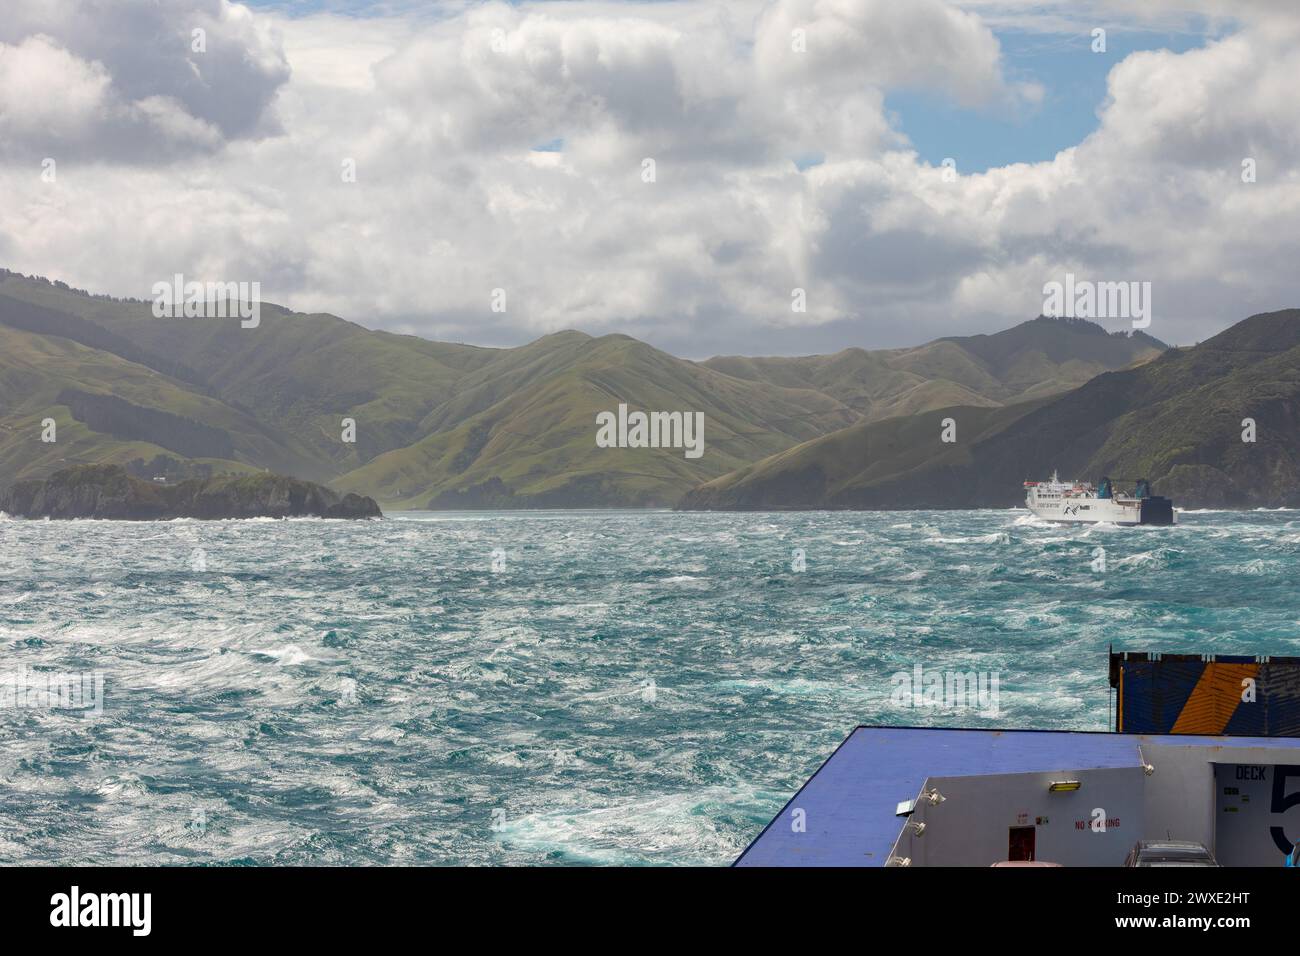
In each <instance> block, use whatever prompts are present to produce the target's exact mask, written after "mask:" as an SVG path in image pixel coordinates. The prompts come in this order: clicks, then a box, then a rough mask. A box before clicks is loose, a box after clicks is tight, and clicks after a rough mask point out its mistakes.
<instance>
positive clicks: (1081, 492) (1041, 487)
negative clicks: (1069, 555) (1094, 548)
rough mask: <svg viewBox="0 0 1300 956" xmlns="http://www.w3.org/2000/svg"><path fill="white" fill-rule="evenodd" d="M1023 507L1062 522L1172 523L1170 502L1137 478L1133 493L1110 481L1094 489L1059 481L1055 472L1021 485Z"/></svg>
mask: <svg viewBox="0 0 1300 956" xmlns="http://www.w3.org/2000/svg"><path fill="white" fill-rule="evenodd" d="M1025 507H1026V508H1028V509H1029V510H1030V511H1032V512H1033V513H1034V514H1035V515H1037V516H1038V517H1040V518H1044V519H1046V520H1048V521H1059V522H1065V523H1080V524H1096V523H1099V522H1103V521H1105V522H1108V523H1110V524H1116V525H1140V524H1150V525H1171V524H1174V523H1175V522H1176V519H1175V517H1174V506H1173V502H1172V501H1170V500H1169V499H1168V498H1162V497H1160V496H1158V495H1153V494H1151V483H1150V482H1149V481H1147V480H1146V479H1145V478H1139V479H1137V482H1136V483H1135V485H1134V490H1133V492H1132V493H1131V494H1130V493H1125V492H1122V491H1117V490H1116V489H1115V485H1114V482H1112V481H1111V479H1110V478H1102V479H1101V485H1100V486H1099V487H1096V488H1094V487H1093V485H1092V483H1091V482H1087V481H1061V480H1060V478H1059V477H1058V476H1057V474H1056V472H1053V473H1052V477H1051V480H1049V481H1026V482H1025Z"/></svg>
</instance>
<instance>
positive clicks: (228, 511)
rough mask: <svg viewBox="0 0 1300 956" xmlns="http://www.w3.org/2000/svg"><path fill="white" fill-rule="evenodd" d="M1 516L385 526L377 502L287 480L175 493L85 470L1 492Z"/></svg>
mask: <svg viewBox="0 0 1300 956" xmlns="http://www.w3.org/2000/svg"><path fill="white" fill-rule="evenodd" d="M0 511H3V512H5V513H6V514H9V515H12V516H14V517H21V518H106V519H116V520H125V521H152V520H165V519H169V518H204V519H221V518H298V517H321V518H381V517H383V513H382V512H381V511H380V510H379V506H378V505H377V504H375V502H374V500H373V499H371V498H364V497H362V496H360V495H354V494H349V495H339V494H338V493H337V492H334V491H331V490H330V489H329V488H326V487H324V486H322V485H317V484H313V483H312V482H310V481H301V480H299V479H297V478H287V477H285V476H283V475H266V474H263V475H251V476H244V477H221V478H207V479H197V478H196V479H191V480H189V481H182V482H179V483H177V484H174V485H164V484H158V483H155V482H150V481H142V480H140V479H139V478H133V477H131V476H130V475H128V474H127V473H126V471H125V470H124V469H122V468H120V467H118V466H117V465H79V466H77V467H75V468H68V469H65V470H63V471H59V472H56V473H55V474H53V475H51V476H50V477H49V478H46V479H44V480H37V481H20V482H18V483H17V484H15V485H14V486H13V487H12V488H9V489H8V490H6V491H4V492H0Z"/></svg>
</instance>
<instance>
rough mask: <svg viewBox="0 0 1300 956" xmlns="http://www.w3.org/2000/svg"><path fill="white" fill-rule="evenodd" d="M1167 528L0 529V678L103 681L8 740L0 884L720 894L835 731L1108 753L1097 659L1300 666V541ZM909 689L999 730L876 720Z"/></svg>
mask: <svg viewBox="0 0 1300 956" xmlns="http://www.w3.org/2000/svg"><path fill="white" fill-rule="evenodd" d="M1182 521H1183V524H1182V525H1181V526H1180V527H1178V528H1174V529H1167V528H1165V529H1155V528H1136V529H1119V528H1111V527H1096V528H1092V529H1065V528H1061V527H1056V526H1050V525H1044V524H1042V523H1039V522H1037V521H1036V520H1034V519H1031V518H1030V517H1029V516H1028V515H1026V514H1025V513H1024V512H1012V511H980V512H893V513H867V514H858V513H830V514H827V513H814V514H780V515H775V514H760V515H730V514H673V513H626V512H616V513H609V512H604V513H589V512H563V513H562V512H548V513H537V512H532V513H514V512H511V513H477V514H406V515H401V516H395V517H391V518H389V519H388V520H385V521H382V522H364V523H363V522H356V523H353V522H334V521H309V520H304V521H239V522H216V523H203V522H193V521H175V522H163V523H144V524H137V523H125V522H91V521H78V522H26V521H9V520H4V519H0V654H2V655H3V659H2V661H0V677H2V676H5V675H8V676H9V677H12V675H14V674H15V673H27V674H41V673H53V672H68V673H89V672H94V671H99V672H102V674H103V676H104V682H105V683H104V697H103V712H102V714H100V715H99V716H86V715H82V714H76V713H71V712H68V711H66V710H60V709H49V708H47V707H40V706H37V707H27V706H25V707H12V706H11V707H7V708H5V709H3V710H0V861H2V862H6V863H13V862H18V863H45V862H60V863H249V864H254V863H255V864H271V863H321V864H344V863H352V864H357V863H360V864H374V863H410V864H425V863H439V864H446V863H468V864H486V863H518V864H542V863H649V864H673V863H675V864H725V863H728V862H730V861H731V860H732V859H733V858H734V857H735V856H736V855H737V854H738V853H739V852H740V850H742V849H743V848H744V846H745V845H746V844H747V843H748V841H749V840H750V839H752V838H753V837H754V836H755V835H756V834H757V833H758V831H759V830H760V829H761V828H762V826H763V825H764V824H765V823H766V822H767V821H768V820H769V819H770V818H771V816H772V815H773V814H774V813H775V812H776V811H777V810H778V809H779V808H780V807H781V806H782V804H783V803H784V801H785V800H786V799H787V798H788V796H789V795H790V794H791V793H792V792H793V791H794V790H795V789H796V788H797V787H798V786H799V785H800V784H801V783H802V782H803V781H804V780H805V779H806V778H807V776H808V775H809V774H810V773H811V772H812V771H813V770H814V769H815V768H816V767H817V766H818V765H819V764H820V762H821V761H822V760H823V759H824V758H825V757H826V755H827V754H828V753H829V752H830V750H831V749H832V748H833V747H834V746H835V745H836V744H838V743H839V741H840V740H841V739H842V738H843V737H844V736H845V735H846V734H847V733H848V731H849V730H850V729H851V728H852V727H853V726H854V725H856V724H858V723H898V724H931V723H933V724H951V725H968V726H1007V727H1071V728H1087V729H1104V728H1105V727H1106V726H1107V720H1108V688H1107V684H1106V649H1107V645H1108V644H1110V643H1111V642H1114V643H1115V645H1116V646H1117V647H1120V648H1129V649H1140V650H1158V651H1166V652H1173V651H1188V652H1217V653H1246V654H1255V653H1269V654H1291V655H1300V621H1298V620H1297V619H1298V618H1300V609H1298V607H1297V604H1298V602H1297V598H1296V595H1297V594H1298V593H1300V514H1297V513H1295V512H1249V513H1228V512H1209V513H1199V514H1196V513H1193V514H1185V515H1183V516H1182ZM1098 547H1102V548H1104V549H1105V552H1106V571H1105V572H1104V573H1101V572H1098V571H1094V570H1093V562H1094V560H1095V557H1096V552H1095V550H1094V549H1096V548H1098ZM796 548H797V549H802V551H803V552H804V555H805V561H806V570H804V571H802V572H796V571H794V570H792V564H793V552H794V549H796ZM494 551H495V552H497V554H496V556H495V561H496V563H497V565H498V567H499V570H495V571H494V570H493V564H494V554H493V552H494ZM196 552H201V554H199V553H196ZM500 552H504V555H502V554H501V553H500ZM502 562H504V567H500V565H501V564H502ZM917 664H920V665H922V667H923V668H925V669H926V670H927V671H929V670H931V669H935V670H941V671H945V670H961V671H970V670H975V671H979V672H991V673H996V674H997V675H998V678H999V686H1000V693H999V713H998V715H997V716H996V717H993V716H988V715H983V714H981V713H979V712H969V711H949V712H945V711H935V710H925V709H920V710H917V709H911V708H900V707H897V706H896V705H894V704H893V703H891V691H892V689H893V685H892V684H891V681H890V678H891V675H893V674H895V673H897V672H900V671H905V672H913V669H914V667H915V665H917Z"/></svg>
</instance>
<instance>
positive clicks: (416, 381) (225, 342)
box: [0, 270, 1161, 508]
mask: <svg viewBox="0 0 1300 956" xmlns="http://www.w3.org/2000/svg"><path fill="white" fill-rule="evenodd" d="M0 346H3V350H2V351H0V400H3V404H2V405H0V485H2V484H3V483H4V482H5V481H9V480H13V479H15V478H20V477H21V478H30V477H43V476H45V475H48V474H50V473H51V471H53V470H54V469H56V468H59V467H62V466H65V465H67V464H70V463H112V464H123V465H130V464H131V463H132V462H136V463H137V464H136V466H135V470H136V471H137V473H139V472H140V471H141V470H146V469H147V468H149V467H154V466H153V465H145V464H144V463H151V462H158V463H160V464H159V465H158V467H163V468H164V470H166V471H168V472H169V473H172V474H181V475H183V474H185V473H186V468H187V467H188V466H203V467H202V468H190V471H189V473H190V474H201V475H207V474H220V473H222V472H255V471H261V470H270V471H273V472H278V473H285V474H292V475H296V476H299V477H302V478H305V479H309V480H312V481H322V482H329V483H332V484H333V485H334V486H335V487H338V488H341V489H344V490H347V491H356V492H358V493H360V494H364V495H369V496H372V497H375V498H377V499H379V500H380V501H381V502H382V504H383V505H384V507H387V508H392V507H399V508H400V507H416V508H423V507H438V508H442V507H449V508H462V507H520V506H537V507H552V506H557V507H558V506H650V505H661V506H662V505H671V504H673V503H674V502H676V500H677V499H678V498H679V497H680V496H681V495H682V494H683V493H684V492H686V491H687V490H689V489H690V488H692V487H694V486H696V485H698V484H700V483H701V482H706V481H709V480H711V479H714V478H717V477H720V476H722V475H724V474H727V473H729V472H732V471H735V470H737V469H742V468H746V467H747V466H750V465H752V464H753V463H755V462H757V461H760V460H762V459H764V458H766V457H768V456H770V455H773V454H776V453H779V452H782V451H785V450H786V449H789V448H791V447H792V446H795V445H799V444H801V443H803V442H807V441H809V440H812V439H816V438H819V437H821V436H823V435H828V434H831V433H835V432H838V431H839V430H841V429H844V428H846V427H849V426H853V425H856V424H859V423H863V422H873V421H881V420H885V419H889V418H895V417H906V416H911V415H915V414H920V413H925V412H928V411H930V410H933V409H936V408H944V407H951V406H981V407H986V408H990V409H996V408H999V407H1001V406H1003V405H1004V404H1006V403H1007V402H1008V401H1013V400H1021V399H1024V398H1026V397H1032V396H1037V395H1040V394H1049V393H1054V392H1057V391H1059V390H1060V389H1062V388H1065V387H1068V386H1069V385H1070V384H1074V383H1075V382H1076V380H1080V381H1081V380H1084V379H1086V378H1087V377H1090V376H1091V375H1093V374H1095V373H1096V372H1097V371H1101V370H1105V369H1107V368H1121V367H1124V366H1127V365H1130V364H1132V363H1134V362H1142V361H1146V360H1148V359H1149V358H1150V357H1151V356H1152V355H1155V354H1158V352H1159V350H1160V348H1161V346H1160V343H1158V342H1155V340H1150V339H1146V338H1144V337H1138V336H1134V337H1132V338H1129V337H1127V336H1113V335H1107V334H1106V333H1105V332H1104V331H1103V330H1102V329H1100V328H1099V327H1098V326H1095V325H1091V324H1090V323H1072V322H1061V321H1057V320H1047V319H1040V320H1036V321H1034V322H1028V323H1024V324H1022V325H1020V326H1017V327H1016V328H1014V329H1009V330H1007V331H1006V332H1002V333H998V334H997V335H992V336H974V337H967V338H954V339H945V340H941V341H938V342H933V343H930V344H929V345H925V346H921V347H919V348H915V349H902V350H891V351H885V352H868V351H864V350H862V349H847V350H845V351H843V352H840V353H837V354H835V355H830V356H805V357H801V358H756V359H749V358H718V359H711V360H709V361H708V362H704V363H697V362H690V361H686V360H683V359H678V358H676V357H674V356H671V355H668V354H667V353H664V352H661V351H659V350H657V349H654V348H653V347H651V346H649V345H646V344H645V343H642V342H638V341H636V340H635V339H632V338H629V337H627V336H623V335H607V336H602V337H599V338H593V337H592V336H589V335H586V334H584V333H582V332H576V331H567V332H560V333H556V334H553V335H547V336H544V337H543V338H540V339H538V340H537V341H535V342H531V343H529V344H527V345H524V346H520V347H518V348H511V349H490V348H479V347H475V346H469V345H459V344H451V343H439V342H429V341H425V340H423V339H419V338H416V337H413V336H400V335H393V334H390V333H387V332H376V331H371V330H368V329H366V328H364V327H363V326H361V325H357V324H355V323H352V322H347V321H344V320H343V319H340V318H337V317H335V316H331V315H304V314H300V313H294V312H290V311H287V310H285V309H283V308H280V307H278V306H275V305H271V304H263V305H262V308H261V322H260V325H259V326H258V327H257V328H250V329H245V328H241V326H240V321H239V319H238V318H233V317H232V318H228V319H214V318H203V319H200V318H191V319H184V318H162V319H160V318H156V317H155V316H154V315H153V314H152V309H151V306H150V303H148V302H144V301H140V300H119V299H113V298H110V297H106V296H96V295H90V294H87V293H84V292H79V291H77V290H74V289H70V288H68V287H67V286H66V285H63V284H62V283H51V282H47V281H45V280H41V279H32V278H27V277H22V276H18V275H15V274H12V273H7V272H4V271H3V270H0ZM619 403H625V404H627V405H628V406H629V408H630V409H632V410H641V411H680V412H691V413H694V412H699V413H703V415H704V420H705V428H704V442H705V452H704V455H703V457H701V458H686V457H685V456H684V455H683V454H682V451H681V449H649V448H647V449H602V448H598V447H597V446H596V442H595V433H596V415H597V414H598V413H600V412H605V411H611V412H612V411H614V410H616V409H617V407H618V405H619ZM47 417H48V418H54V419H55V420H56V422H57V423H58V435H59V440H58V442H57V443H55V444H45V443H42V442H41V441H40V427H39V425H40V422H41V420H42V419H44V418H47ZM344 419H353V420H355V422H356V441H355V443H350V442H345V441H343V436H342V431H343V420H344ZM186 463H188V465H187V464H186Z"/></svg>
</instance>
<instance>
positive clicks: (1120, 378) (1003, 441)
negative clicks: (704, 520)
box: [681, 309, 1300, 510]
mask: <svg viewBox="0 0 1300 956" xmlns="http://www.w3.org/2000/svg"><path fill="white" fill-rule="evenodd" d="M948 418H951V419H953V421H954V422H955V424H956V429H957V434H956V438H957V440H956V441H955V442H952V443H945V442H943V441H942V440H941V436H942V430H943V426H942V422H943V420H944V419H948ZM1247 418H1249V419H1253V420H1254V422H1255V425H1256V440H1255V441H1253V442H1249V441H1243V437H1242V436H1243V420H1245V419H1247ZM1054 469H1059V470H1060V472H1061V474H1062V476H1067V475H1068V476H1070V477H1080V478H1090V479H1093V480H1096V479H1097V478H1099V477H1100V476H1101V475H1103V474H1109V475H1112V476H1115V477H1123V478H1137V477H1147V478H1149V479H1151V480H1152V481H1153V482H1154V483H1155V486H1156V490H1157V492H1158V493H1160V494H1164V495H1167V496H1169V497H1172V498H1173V499H1174V500H1175V502H1176V503H1177V504H1178V505H1182V506H1187V507H1281V506H1287V507H1295V506H1300V310H1295V309H1290V310H1286V311H1281V312H1272V313H1265V314H1260V315H1254V316H1251V317H1250V318H1248V319H1245V320H1244V321H1242V322H1239V323H1237V324H1236V325H1234V326H1232V327H1231V328H1229V329H1227V330H1225V331H1224V332H1221V333H1220V334H1219V335H1216V336H1215V337H1214V338H1212V339H1209V340H1207V341H1205V342H1202V343H1201V344H1199V345H1197V346H1195V347H1193V348H1186V349H1171V350H1169V351H1167V352H1165V353H1164V354H1162V355H1161V356H1160V357H1159V358H1157V359H1155V360H1154V361H1151V362H1149V363H1146V364H1143V365H1141V366H1138V367H1135V368H1130V369H1125V370H1121V371H1115V372H1107V373H1104V374H1101V375H1098V376H1097V377H1095V378H1093V379H1091V380H1090V381H1088V382H1087V383H1085V384H1084V385H1082V386H1080V387H1079V388H1077V389H1074V390H1073V391H1070V392H1068V393H1066V394H1064V395H1057V396H1054V397H1047V398H1032V399H1029V400H1028V401H1024V402H1018V403H1015V404H1011V405H1007V406H1003V407H999V408H988V407H971V406H963V407H953V408H946V409H935V410H930V411H927V412H925V413H923V414H919V415H913V416H909V417H905V418H895V419H889V420H885V421H876V422H869V421H868V422H861V423H858V424H856V425H852V426H850V427H848V428H846V429H843V430H842V431H840V432H836V433H833V434H831V435H826V436H823V437H821V438H817V439H814V440H812V441H809V442H806V443H804V444H802V445H799V446H797V447H794V448H791V449H787V450H786V451H784V452H781V453H778V454H777V455H774V456H772V457H770V458H768V459H766V460H764V461H761V462H758V463H756V464H754V465H750V466H747V467H744V468H741V469H738V470H737V471H735V472H733V473H731V474H729V475H724V476H723V477H721V478H718V479H715V480H714V481H712V482H708V483H705V484H703V485H702V486H700V487H698V488H696V489H694V490H692V491H691V492H690V493H689V494H687V495H686V496H685V497H684V499H683V501H682V503H681V507H683V508H690V509H723V510H733V509H734V510H748V509H799V508H850V509H896V508H979V507H1006V506H1010V505H1014V504H1018V503H1020V502H1021V501H1022V500H1023V492H1022V489H1021V482H1022V481H1023V480H1025V479H1028V478H1044V477H1046V476H1047V475H1049V474H1050V473H1051V472H1052V471H1053V470H1054Z"/></svg>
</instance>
